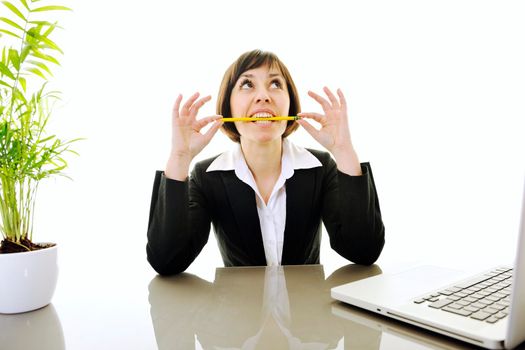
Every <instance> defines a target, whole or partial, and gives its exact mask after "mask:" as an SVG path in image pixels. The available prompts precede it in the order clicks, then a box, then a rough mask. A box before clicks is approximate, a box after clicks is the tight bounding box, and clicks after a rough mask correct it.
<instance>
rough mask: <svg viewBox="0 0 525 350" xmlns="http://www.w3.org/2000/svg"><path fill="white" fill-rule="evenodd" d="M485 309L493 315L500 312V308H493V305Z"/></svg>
mask: <svg viewBox="0 0 525 350" xmlns="http://www.w3.org/2000/svg"><path fill="white" fill-rule="evenodd" d="M483 311H485V312H488V313H489V314H491V315H494V314H497V313H498V312H499V309H496V308H493V307H492V306H489V307H486V308H484V309H483Z"/></svg>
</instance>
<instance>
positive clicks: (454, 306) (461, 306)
mask: <svg viewBox="0 0 525 350" xmlns="http://www.w3.org/2000/svg"><path fill="white" fill-rule="evenodd" d="M463 306H465V305H461V304H458V303H457V302H455V303H453V304H450V305H449V306H448V307H449V308H452V309H462V308H463Z"/></svg>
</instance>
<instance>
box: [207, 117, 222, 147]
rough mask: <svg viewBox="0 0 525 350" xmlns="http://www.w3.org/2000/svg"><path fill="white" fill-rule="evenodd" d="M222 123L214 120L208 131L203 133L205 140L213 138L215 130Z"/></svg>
mask: <svg viewBox="0 0 525 350" xmlns="http://www.w3.org/2000/svg"><path fill="white" fill-rule="evenodd" d="M222 124H223V122H222V121H220V120H216V121H215V123H214V124H213V125H212V126H211V128H209V129H208V131H206V132H205V133H204V138H205V139H206V141H207V142H210V141H211V139H212V138H213V136H215V134H216V133H217V130H219V129H220V127H221V126H222Z"/></svg>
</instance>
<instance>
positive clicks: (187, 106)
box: [181, 92, 200, 116]
mask: <svg viewBox="0 0 525 350" xmlns="http://www.w3.org/2000/svg"><path fill="white" fill-rule="evenodd" d="M199 95H200V94H199V93H198V92H196V93H194V94H193V95H191V97H190V98H189V99H188V101H186V103H185V104H184V106H182V111H181V112H182V113H181V114H182V115H184V116H187V115H188V114H190V108H191V106H192V105H193V103H194V102H195V100H196V99H197V98H198V97H199Z"/></svg>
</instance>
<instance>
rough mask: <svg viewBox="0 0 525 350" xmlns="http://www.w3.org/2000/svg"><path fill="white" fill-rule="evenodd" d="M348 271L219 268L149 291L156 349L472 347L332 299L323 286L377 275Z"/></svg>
mask: <svg viewBox="0 0 525 350" xmlns="http://www.w3.org/2000/svg"><path fill="white" fill-rule="evenodd" d="M381 272H382V271H381V269H380V268H379V267H378V266H376V265H372V266H368V267H366V266H359V265H347V266H344V267H342V268H340V269H338V270H337V271H335V272H334V273H333V274H332V275H330V277H328V278H327V279H325V276H324V271H323V267H322V266H321V265H305V266H284V267H266V268H265V267H253V268H252V267H242V268H218V269H217V270H216V273H215V281H214V283H210V282H208V281H206V280H203V279H201V278H199V277H197V276H194V275H191V274H188V273H183V274H180V275H177V276H173V277H160V276H157V277H155V278H153V279H152V281H151V282H150V285H149V303H150V307H151V309H150V313H151V319H152V322H153V328H154V331H155V337H156V341H157V345H158V348H159V349H201V348H202V349H308V350H310V349H312V350H313V349H359V350H368V349H370V350H372V349H400V348H402V349H473V348H475V347H473V346H470V345H469V344H465V343H462V342H459V341H455V340H453V339H449V338H446V337H443V336H440V335H437V334H434V333H431V332H428V331H425V330H421V329H419V328H416V327H412V326H407V325H404V324H402V323H400V322H397V321H393V320H388V319H386V318H383V317H381V316H377V315H374V314H372V313H369V312H366V311H363V310H359V309H357V308H353V307H351V306H348V305H345V304H342V303H339V302H336V301H334V300H333V299H331V297H330V288H332V287H334V286H336V285H340V284H343V283H348V282H352V281H356V280H359V279H362V278H366V277H370V276H373V275H376V274H379V273H381Z"/></svg>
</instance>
